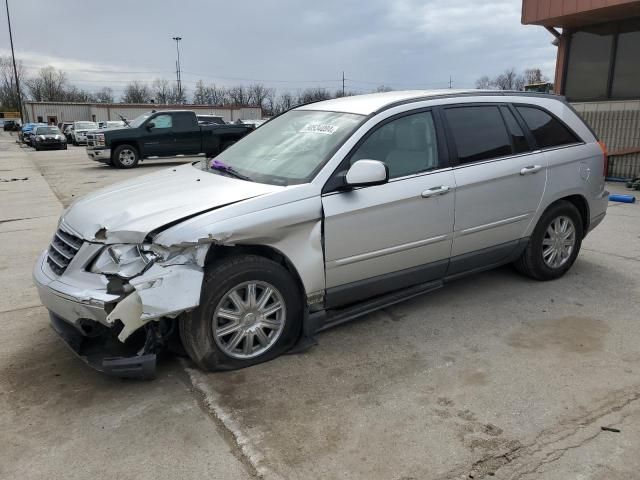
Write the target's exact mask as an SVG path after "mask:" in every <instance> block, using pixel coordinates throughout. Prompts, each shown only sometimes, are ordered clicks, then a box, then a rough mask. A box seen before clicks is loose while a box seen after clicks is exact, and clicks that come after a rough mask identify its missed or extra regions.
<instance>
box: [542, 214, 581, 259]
mask: <svg viewBox="0 0 640 480" xmlns="http://www.w3.org/2000/svg"><path fill="white" fill-rule="evenodd" d="M575 245H576V228H575V225H574V224H573V221H572V220H571V219H570V218H569V217H566V216H564V215H563V216H560V217H557V218H555V219H553V220H552V222H551V223H550V224H549V226H548V227H547V230H546V232H545V234H544V238H543V239H542V259H543V260H544V263H545V264H546V265H547V266H548V267H549V268H553V269H557V268H560V267H562V266H563V265H564V264H565V263H567V262H568V261H569V258H570V257H571V254H572V253H573V249H574V248H575Z"/></svg>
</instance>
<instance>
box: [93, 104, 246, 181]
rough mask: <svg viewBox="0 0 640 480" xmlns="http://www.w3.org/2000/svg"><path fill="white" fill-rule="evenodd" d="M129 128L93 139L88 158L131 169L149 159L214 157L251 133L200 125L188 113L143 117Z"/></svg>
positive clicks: (232, 127)
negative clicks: (203, 154) (196, 156)
mask: <svg viewBox="0 0 640 480" xmlns="http://www.w3.org/2000/svg"><path fill="white" fill-rule="evenodd" d="M128 126H129V127H130V128H122V129H108V130H104V131H102V132H98V133H96V134H95V135H94V136H92V139H91V141H90V142H89V144H88V145H87V155H89V158H91V159H92V160H96V161H98V162H104V163H107V164H109V165H112V166H115V167H118V168H133V167H136V166H137V165H138V162H139V161H140V160H142V159H145V158H149V157H174V156H176V155H197V154H200V153H205V154H206V155H207V156H213V155H216V154H218V153H219V152H221V151H223V150H224V149H225V148H227V147H228V146H230V145H232V144H233V143H235V142H236V141H238V140H240V139H241V138H242V137H244V136H245V135H246V134H247V133H249V132H251V131H252V130H253V127H250V126H246V125H200V124H198V120H197V118H196V114H195V113H194V112H192V111H188V110H168V111H158V112H150V113H146V114H143V115H141V116H139V117H138V118H136V119H135V120H134V121H133V122H131V123H129V125H128Z"/></svg>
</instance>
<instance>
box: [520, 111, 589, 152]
mask: <svg viewBox="0 0 640 480" xmlns="http://www.w3.org/2000/svg"><path fill="white" fill-rule="evenodd" d="M516 109H517V110H518V112H519V113H520V115H522V118H523V119H524V122H525V123H526V124H527V126H528V127H529V130H531V133H532V134H533V137H534V138H535V140H536V144H537V146H538V148H552V147H560V146H562V145H569V144H572V143H578V142H580V140H579V139H578V137H576V136H575V134H574V133H573V132H571V131H570V130H569V129H568V128H567V127H566V126H565V125H564V124H562V123H561V122H560V121H559V120H557V119H555V118H553V117H552V116H551V115H550V114H548V113H547V112H545V111H543V110H541V109H539V108H535V107H525V106H517V107H516Z"/></svg>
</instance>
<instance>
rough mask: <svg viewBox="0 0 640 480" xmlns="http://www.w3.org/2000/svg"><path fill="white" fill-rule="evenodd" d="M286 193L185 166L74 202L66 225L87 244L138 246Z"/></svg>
mask: <svg viewBox="0 0 640 480" xmlns="http://www.w3.org/2000/svg"><path fill="white" fill-rule="evenodd" d="M284 188H285V187H280V186H276V185H267V184H263V183H253V182H246V181H243V180H239V179H235V178H231V177H226V176H223V175H218V174H215V173H211V172H205V171H202V170H200V168H199V167H198V166H197V165H196V166H193V165H183V166H180V167H176V168H168V169H166V170H161V171H159V172H156V173H152V174H150V175H145V176H142V177H137V178H132V179H130V180H126V181H124V182H120V183H116V184H114V185H111V186H109V187H106V188H103V189H100V190H97V191H95V192H94V193H91V194H89V195H87V196H85V197H83V198H81V199H79V200H77V201H76V202H75V203H73V204H72V205H71V206H70V207H69V209H68V210H67V211H66V212H65V213H64V215H63V217H62V222H63V224H64V225H65V226H67V227H69V228H70V229H71V230H73V231H74V232H75V233H76V234H78V235H80V236H81V237H82V238H84V239H86V240H90V241H100V242H106V243H120V242H122V243H139V242H142V241H143V240H144V238H145V237H146V236H147V234H148V233H149V232H151V231H153V230H156V229H158V228H160V227H162V226H164V225H167V224H169V223H172V222H174V221H176V220H180V219H182V218H185V217H189V216H192V215H195V214H198V213H200V212H204V211H208V210H212V209H215V208H217V207H223V206H225V205H229V204H232V203H236V202H239V201H241V200H246V199H249V198H253V197H257V196H260V195H266V194H268V193H273V192H277V191H280V190H283V189H284Z"/></svg>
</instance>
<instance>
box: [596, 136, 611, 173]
mask: <svg viewBox="0 0 640 480" xmlns="http://www.w3.org/2000/svg"><path fill="white" fill-rule="evenodd" d="M598 145H600V148H601V149H602V156H603V159H602V176H603V177H606V176H607V173H608V170H609V153H608V152H607V146H606V145H605V144H604V142H603V141H602V140H600V141H599V142H598Z"/></svg>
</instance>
